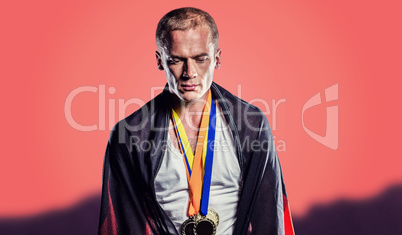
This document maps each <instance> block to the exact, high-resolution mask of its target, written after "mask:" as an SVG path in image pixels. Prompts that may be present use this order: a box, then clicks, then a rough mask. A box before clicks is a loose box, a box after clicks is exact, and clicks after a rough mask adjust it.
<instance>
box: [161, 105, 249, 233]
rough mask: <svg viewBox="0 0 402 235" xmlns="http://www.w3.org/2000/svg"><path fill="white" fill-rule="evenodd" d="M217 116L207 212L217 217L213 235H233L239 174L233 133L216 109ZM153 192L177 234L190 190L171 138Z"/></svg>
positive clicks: (184, 216)
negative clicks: (217, 215) (216, 214)
mask: <svg viewBox="0 0 402 235" xmlns="http://www.w3.org/2000/svg"><path fill="white" fill-rule="evenodd" d="M216 116H217V119H216V133H215V147H214V159H213V166H212V179H211V190H210V197H209V208H212V209H214V210H215V211H216V212H217V213H218V214H219V225H218V227H217V232H216V234H233V229H234V224H235V222H236V211H237V205H238V201H239V185H240V177H241V172H240V167H239V163H238V160H237V156H236V150H235V145H234V141H233V136H232V133H231V131H230V128H229V126H228V124H227V123H226V121H225V120H224V118H223V116H222V111H221V109H220V108H219V107H217V115H216ZM168 136H169V134H168ZM155 191H156V199H157V201H158V203H159V204H160V205H161V207H162V208H163V209H164V210H165V212H166V213H167V215H168V216H169V218H170V219H171V220H172V222H173V224H174V225H175V226H176V229H177V231H180V226H181V225H182V223H183V222H184V221H185V220H187V219H188V217H187V209H188V203H189V188H188V182H187V176H186V169H185V167H184V163H183V156H182V154H181V153H180V151H179V150H178V149H176V148H175V147H174V146H173V143H172V141H171V139H170V136H169V137H168V143H167V148H166V151H165V155H164V157H163V160H162V163H161V167H160V169H159V172H158V173H157V175H156V178H155Z"/></svg>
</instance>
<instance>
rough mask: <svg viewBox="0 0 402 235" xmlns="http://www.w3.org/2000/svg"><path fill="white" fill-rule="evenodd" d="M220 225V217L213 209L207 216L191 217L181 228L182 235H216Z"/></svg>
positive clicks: (209, 210)
mask: <svg viewBox="0 0 402 235" xmlns="http://www.w3.org/2000/svg"><path fill="white" fill-rule="evenodd" d="M218 225H219V215H218V213H217V212H216V211H214V210H213V209H208V214H207V215H205V216H204V215H201V214H197V215H196V216H193V217H190V218H189V219H187V220H186V221H184V223H183V224H182V226H181V228H180V230H181V231H180V234H181V235H214V234H216V229H217V227H218Z"/></svg>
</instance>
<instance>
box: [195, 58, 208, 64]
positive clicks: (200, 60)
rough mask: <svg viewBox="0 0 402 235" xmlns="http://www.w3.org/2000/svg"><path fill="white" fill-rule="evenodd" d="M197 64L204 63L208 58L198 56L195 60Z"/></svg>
mask: <svg viewBox="0 0 402 235" xmlns="http://www.w3.org/2000/svg"><path fill="white" fill-rule="evenodd" d="M195 60H196V61H197V63H204V62H205V61H207V60H209V57H208V56H200V57H197V58H196V59H195Z"/></svg>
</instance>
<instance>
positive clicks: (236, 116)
mask: <svg viewBox="0 0 402 235" xmlns="http://www.w3.org/2000/svg"><path fill="white" fill-rule="evenodd" d="M218 38H219V36H218V30H217V27H216V24H215V22H214V20H213V19H212V17H211V16H210V15H209V14H208V13H206V12H204V11H202V10H199V9H195V8H181V9H176V10H173V11H171V12H169V13H167V14H166V15H165V16H164V17H163V18H162V19H161V20H160V22H159V24H158V27H157V32H156V44H157V48H158V51H157V52H156V60H157V66H158V68H159V69H160V70H164V71H165V75H166V78H167V83H168V84H167V86H166V87H165V90H164V91H163V92H162V93H161V94H160V95H158V96H157V97H156V98H154V99H153V100H151V101H150V102H148V103H147V104H146V105H144V106H143V107H141V108H140V109H139V110H137V111H136V112H134V113H133V114H131V115H130V116H128V117H127V118H125V119H124V120H122V121H120V122H119V123H118V124H117V125H116V126H115V128H114V129H113V130H112V133H111V135H110V139H109V142H108V145H107V149H106V154H105V162H104V173H103V189H102V205H101V216H100V225H99V226H100V228H99V234H214V233H216V234H285V233H286V235H287V234H293V233H294V232H293V227H292V221H291V217H290V211H289V208H288V203H287V196H286V191H285V187H284V183H283V178H282V173H281V169H280V165H279V160H278V157H277V154H276V151H275V147H274V145H273V138H272V134H271V130H270V127H269V124H268V121H267V119H266V117H265V116H264V115H263V114H262V112H261V111H260V110H259V109H258V108H256V107H254V106H252V105H250V104H248V103H247V102H245V101H243V100H240V99H239V98H237V97H235V96H233V95H232V94H230V93H229V92H228V91H226V90H225V89H223V88H222V87H220V86H219V85H217V84H216V83H214V82H213V73H214V69H219V67H220V65H221V54H222V50H221V49H219V47H218V45H219V44H218Z"/></svg>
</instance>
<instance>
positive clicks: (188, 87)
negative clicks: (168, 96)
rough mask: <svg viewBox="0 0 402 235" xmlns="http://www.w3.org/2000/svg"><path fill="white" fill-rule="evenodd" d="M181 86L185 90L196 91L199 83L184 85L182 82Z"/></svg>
mask: <svg viewBox="0 0 402 235" xmlns="http://www.w3.org/2000/svg"><path fill="white" fill-rule="evenodd" d="M181 87H182V88H183V90H185V91H194V90H195V89H197V87H198V85H197V84H191V85H184V84H182V85H181Z"/></svg>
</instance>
